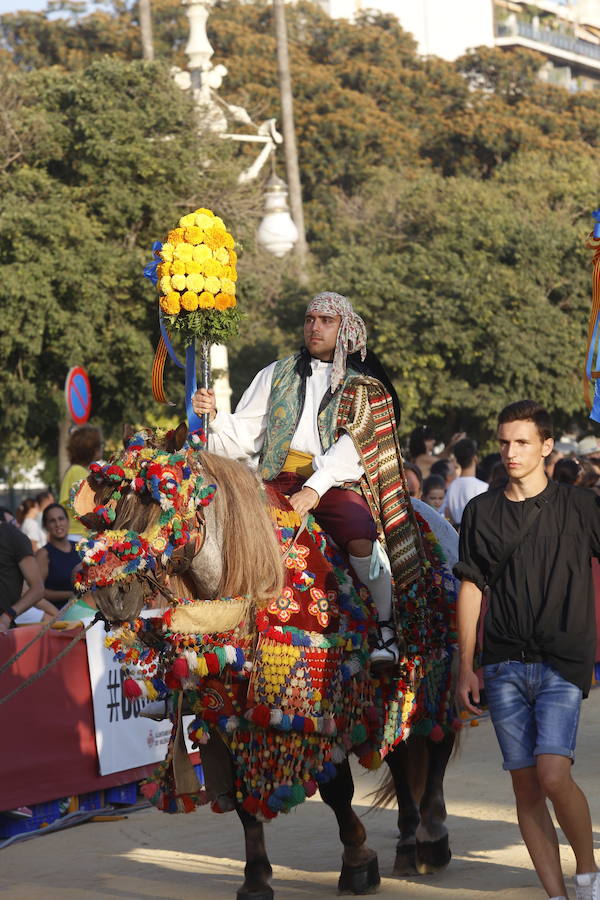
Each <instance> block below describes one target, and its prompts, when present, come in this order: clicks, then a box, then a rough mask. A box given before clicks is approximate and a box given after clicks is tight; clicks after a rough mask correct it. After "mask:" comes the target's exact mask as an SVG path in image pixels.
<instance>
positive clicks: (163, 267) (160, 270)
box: [156, 262, 171, 278]
mask: <svg viewBox="0 0 600 900" xmlns="http://www.w3.org/2000/svg"><path fill="white" fill-rule="evenodd" d="M156 274H157V275H158V277H159V278H164V277H165V275H170V274H171V265H170V263H168V262H166V263H161V264H160V265H159V266H157V268H156Z"/></svg>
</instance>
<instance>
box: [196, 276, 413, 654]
mask: <svg viewBox="0 0 600 900" xmlns="http://www.w3.org/2000/svg"><path fill="white" fill-rule="evenodd" d="M304 343H305V347H304V348H303V350H302V351H301V352H300V354H296V355H295V356H291V357H288V358H287V359H283V360H278V361H277V362H275V363H272V364H271V365H269V366H267V367H266V368H265V369H263V370H262V371H261V372H259V373H258V375H257V376H256V377H255V378H254V380H253V381H252V383H251V385H250V387H249V388H248V389H247V391H246V392H245V393H244V395H243V396H242V398H241V400H240V402H239V404H238V406H237V408H236V410H235V412H234V413H224V412H222V411H219V412H217V410H216V406H215V398H214V392H213V391H212V390H205V389H200V390H199V391H197V392H196V394H195V396H194V398H193V408H194V411H195V412H196V414H197V415H206V414H208V416H209V437H208V449H209V450H210V451H211V452H213V453H217V454H220V455H224V456H227V457H229V458H233V459H237V460H240V461H245V462H248V463H250V464H252V465H255V466H257V467H258V468H259V472H260V475H261V477H262V479H263V480H265V481H267V482H269V484H271V485H273V486H274V487H276V488H277V489H278V490H280V491H281V492H282V493H285V494H287V495H289V500H290V504H291V505H292V507H293V508H294V509H295V510H296V512H297V513H298V514H299V515H300V516H304V515H305V514H306V513H308V512H309V511H311V510H314V515H315V518H316V519H317V521H318V522H319V524H320V525H321V526H322V527H323V528H324V530H325V531H326V532H327V533H328V534H329V535H330V536H331V537H332V538H333V540H334V541H335V542H336V543H337V544H338V546H340V547H342V549H344V550H345V551H346V552H347V553H348V555H349V559H350V562H351V564H352V567H353V568H354V570H355V572H356V574H357V576H358V577H359V579H360V580H361V581H362V582H363V584H365V585H366V586H367V587H368V589H369V592H370V594H371V596H372V598H373V602H374V604H375V606H376V608H377V613H378V621H379V643H378V645H377V647H376V649H375V650H374V651H373V654H372V657H371V659H372V661H373V662H375V663H377V664H385V663H396V662H397V661H398V659H399V655H400V652H399V647H398V644H397V640H396V634H395V631H394V628H393V625H392V621H391V619H392V579H391V572H390V566H389V562H388V560H387V558H385V553H383V554H382V552H381V551H380V549H379V548H380V545H379V541H378V540H377V527H376V524H375V521H374V519H373V514H372V512H371V509H370V507H369V505H368V503H367V502H366V500H365V499H364V497H363V496H362V495H361V494H360V493H359V491H358V490H356V488H358V486H359V483H360V481H361V478H363V476H364V467H363V461H362V458H361V453H359V451H358V449H357V446H356V445H355V442H354V440H353V438H352V437H351V436H350V434H349V433H348V432H343V433H340V429H339V422H338V411H339V408H340V401H341V398H342V392H343V391H344V390H345V388H346V387H347V386H348V385H351V384H352V380H353V379H354V378H357V377H359V376H360V375H361V374H363V375H364V374H368V375H375V376H376V377H377V378H378V379H379V380H380V381H381V380H382V379H383V380H384V387H383V389H384V390H385V391H386V392H387V394H392V397H391V399H390V408H391V407H392V402H393V398H394V397H395V392H394V391H393V387H392V386H391V383H390V382H389V379H388V378H387V376H386V375H385V373H384V372H383V369H382V367H381V366H380V364H378V363H377V361H376V358H375V357H374V355H372V354H370V355H369V358H367V362H368V361H369V359H371V360H373V359H375V363H376V365H377V367H378V371H375V372H373V371H372V370H371V369H370V368H367V367H366V366H365V364H364V360H365V357H366V328H365V324H364V322H363V320H362V319H361V318H360V316H358V315H356V313H355V312H354V310H353V309H352V306H351V304H350V303H349V302H348V300H346V298H345V297H342V296H341V295H340V294H336V293H333V292H324V293H322V294H319V295H317V297H315V298H314V299H313V300H312V301H311V303H310V304H309V305H308V308H307V310H306V316H305V321H304ZM349 357H350V358H349ZM374 365H375V364H374ZM380 387H381V385H380ZM395 399H396V402H397V398H395ZM392 425H393V428H394V430H395V428H396V424H395V422H393V423H392ZM400 466H401V462H400ZM348 488H354V489H348ZM406 502H407V503H408V502H409V501H408V497H406Z"/></svg>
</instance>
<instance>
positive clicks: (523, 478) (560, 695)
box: [454, 400, 600, 900]
mask: <svg viewBox="0 0 600 900" xmlns="http://www.w3.org/2000/svg"><path fill="white" fill-rule="evenodd" d="M498 438H499V441H500V452H501V454H502V461H503V463H504V465H505V467H506V471H507V474H508V479H509V480H508V484H507V485H506V486H505V487H502V488H497V489H494V490H489V491H487V492H486V493H484V494H481V495H479V496H478V497H475V498H474V499H473V500H471V501H470V502H469V503H468V505H467V507H466V509H465V512H464V515H463V519H462V527H461V534H460V561H459V563H458V565H457V566H456V567H455V569H454V571H455V574H456V575H457V576H458V577H459V578H460V579H461V580H462V585H461V589H460V594H459V599H458V638H459V651H460V675H459V683H458V698H459V702H460V703H462V705H463V707H464V708H465V709H467V710H469V711H470V712H472V713H475V714H479V713H480V712H481V710H480V708H479V707H478V704H479V702H480V693H479V680H478V677H477V675H476V674H475V672H474V671H473V656H474V653H475V643H476V630H477V621H478V618H479V614H480V611H481V607H482V597H483V591H484V590H487V596H488V604H487V611H486V613H485V619H484V632H483V655H482V664H483V673H484V683H485V689H486V694H487V701H488V705H489V711H490V716H491V719H492V723H493V725H494V729H495V731H496V736H497V738H498V742H499V744H500V749H501V751H502V756H503V758H504V768H505V769H507V770H508V771H509V772H510V774H511V777H512V785H513V790H514V793H515V798H516V805H517V816H518V821H519V827H520V829H521V834H522V836H523V840H524V841H525V844H526V846H527V849H528V851H529V855H530V856H531V859H532V861H533V864H534V866H535V870H536V872H537V874H538V877H539V879H540V881H541V882H542V885H543V887H544V888H545V890H546V892H547V894H548V896H549V897H551V898H552V900H566V898H567V897H568V894H567V888H566V886H565V881H564V877H563V873H562V869H561V864H560V855H559V846H558V838H557V834H556V830H555V828H554V825H553V822H552V819H551V816H550V812H549V810H548V806H547V799H549V800H550V801H551V803H552V805H553V807H554V812H555V814H556V818H557V819H558V822H559V824H560V827H561V828H562V830H563V832H564V834H565V836H566V838H567V840H568V841H569V843H570V845H571V847H572V849H573V852H574V854H575V859H576V864H577V868H576V873H577V874H576V876H575V892H576V896H577V900H600V879H599V877H598V872H597V869H596V863H595V860H594V852H593V837H592V825H591V819H590V812H589V808H588V804H587V800H586V798H585V796H584V794H583V793H582V791H581V789H580V788H579V787H578V786H577V784H576V783H575V781H573V778H572V777H571V768H572V764H573V760H574V756H575V740H576V734H577V726H578V721H579V711H580V707H581V700H582V698H583V697H586V696H587V694H588V692H589V689H590V683H591V676H592V667H593V663H594V650H595V634H596V632H595V619H594V595H593V588H592V579H591V566H590V558H591V556H598V555H599V554H600V502H599V498H598V497H597V496H596V495H595V494H594V493H593V492H592V491H589V490H586V489H584V488H576V487H571V486H569V485H565V484H556V483H554V482H552V481H548V478H547V476H546V474H545V472H544V461H545V458H546V457H547V456H548V454H549V453H550V452H551V451H552V447H553V445H554V441H553V429H552V421H551V419H550V416H549V415H548V413H547V412H546V410H545V409H543V407H541V406H539V405H538V404H536V403H534V402H533V401H531V400H521V401H518V402H516V403H511V404H510V405H509V406H507V407H505V409H503V410H502V412H501V413H500V416H499V419H498Z"/></svg>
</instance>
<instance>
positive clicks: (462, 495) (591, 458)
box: [404, 425, 600, 530]
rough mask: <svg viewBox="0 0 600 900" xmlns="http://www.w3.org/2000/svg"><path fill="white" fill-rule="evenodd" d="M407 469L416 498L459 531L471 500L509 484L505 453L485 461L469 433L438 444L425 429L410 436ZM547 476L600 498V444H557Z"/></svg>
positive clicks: (593, 441) (586, 439)
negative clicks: (590, 492) (489, 490)
mask: <svg viewBox="0 0 600 900" xmlns="http://www.w3.org/2000/svg"><path fill="white" fill-rule="evenodd" d="M404 466H405V471H406V480H407V482H408V487H409V492H410V495H411V497H416V498H418V499H420V500H423V501H424V502H425V503H427V504H428V505H429V506H431V507H433V508H434V509H435V510H437V512H439V513H440V514H441V515H443V516H444V517H445V518H446V519H448V521H449V522H451V524H452V525H454V527H455V528H456V529H457V530H458V529H459V528H460V522H461V519H462V514H463V512H464V509H465V507H466V505H467V503H468V502H469V500H471V499H472V498H473V497H477V496H478V495H479V494H482V493H483V492H484V491H487V490H488V489H489V488H496V487H503V486H504V485H506V484H507V482H508V475H507V472H506V468H505V466H504V463H503V462H502V460H501V458H500V453H488V454H486V455H485V456H483V457H480V455H479V453H478V450H477V442H476V441H475V440H474V439H473V438H470V437H467V435H466V434H464V433H461V434H456V435H454V436H453V437H452V439H451V440H450V441H449V442H448V444H446V445H443V444H439V442H438V441H437V440H436V436H435V433H434V432H433V430H432V429H431V428H429V427H428V426H426V425H422V426H418V427H417V428H415V429H414V430H413V431H412V432H411V434H410V437H409V440H408V449H407V454H406V461H405V464H404ZM545 472H546V475H547V476H548V478H550V479H551V480H553V481H555V482H557V483H558V484H570V485H576V486H578V487H584V488H589V489H590V490H592V491H594V492H595V493H596V494H598V495H600V442H599V441H598V440H597V438H596V437H594V436H587V437H584V438H582V440H581V441H579V442H578V443H575V442H572V441H558V442H557V443H556V444H555V445H554V449H553V450H552V451H551V453H550V454H549V455H548V457H547V458H546V460H545Z"/></svg>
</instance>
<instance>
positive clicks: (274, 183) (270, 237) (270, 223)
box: [256, 173, 298, 257]
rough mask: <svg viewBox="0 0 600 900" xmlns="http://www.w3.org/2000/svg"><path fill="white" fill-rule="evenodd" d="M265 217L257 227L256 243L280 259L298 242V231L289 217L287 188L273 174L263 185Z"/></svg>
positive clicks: (283, 182) (282, 181) (280, 179)
mask: <svg viewBox="0 0 600 900" xmlns="http://www.w3.org/2000/svg"><path fill="white" fill-rule="evenodd" d="M264 201H265V215H264V218H263V220H262V222H261V223H260V225H259V227H258V232H257V234H256V238H257V240H258V243H259V244H260V245H261V246H262V247H264V248H265V250H268V252H269V253H272V254H273V255H274V256H277V257H282V256H285V254H286V253H289V251H290V250H291V249H292V247H293V246H294V244H295V243H296V241H297V240H298V229H297V227H296V225H295V224H294V220H293V219H292V217H291V215H290V208H289V206H288V188H287V184H286V183H285V181H284V180H283V179H282V178H279V176H278V175H276V174H275V173H273V174H272V175H271V177H270V178H269V180H268V181H267V183H266V185H265V194H264Z"/></svg>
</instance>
